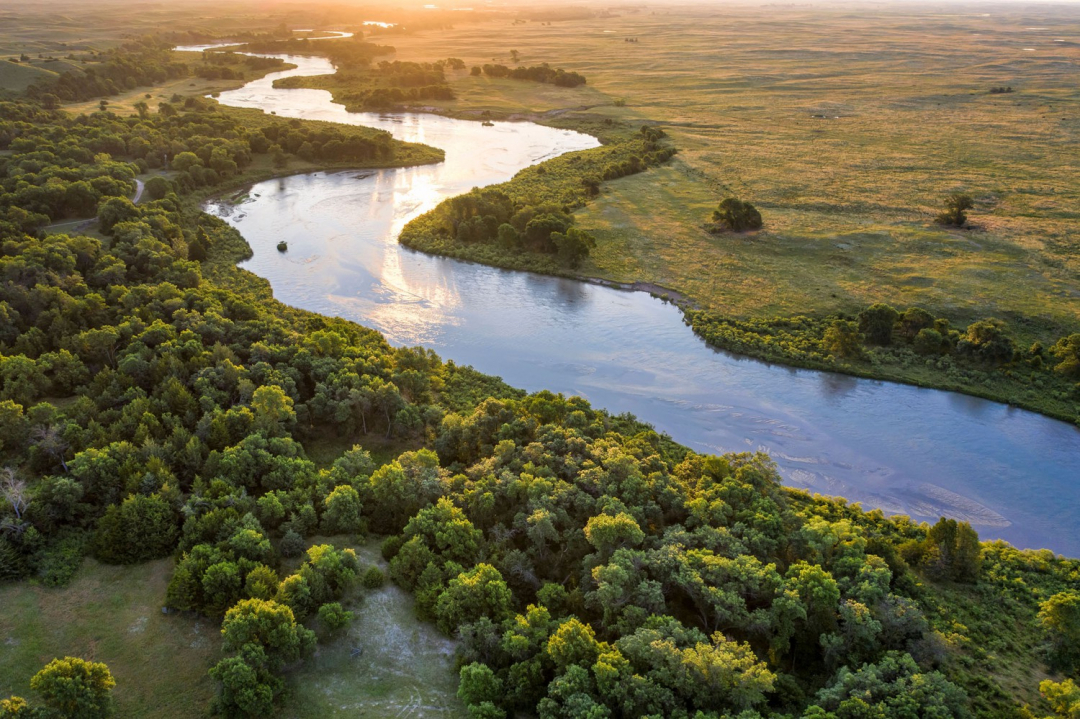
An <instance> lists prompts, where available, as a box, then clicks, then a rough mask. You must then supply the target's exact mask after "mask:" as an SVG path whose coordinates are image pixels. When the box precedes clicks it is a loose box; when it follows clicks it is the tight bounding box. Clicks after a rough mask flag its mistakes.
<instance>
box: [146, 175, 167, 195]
mask: <svg viewBox="0 0 1080 719" xmlns="http://www.w3.org/2000/svg"><path fill="white" fill-rule="evenodd" d="M171 189H172V185H171V184H170V183H169V181H168V180H166V179H165V178H164V177H162V176H161V175H154V176H153V177H151V178H150V179H149V180H147V181H146V194H147V195H149V196H150V199H151V200H160V199H161V198H162V197H165V195H167V194H169V190H171Z"/></svg>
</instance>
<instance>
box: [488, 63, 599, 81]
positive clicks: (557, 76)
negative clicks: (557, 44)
mask: <svg viewBox="0 0 1080 719" xmlns="http://www.w3.org/2000/svg"><path fill="white" fill-rule="evenodd" d="M481 69H482V70H483V73H484V74H485V75H487V76H488V77H496V78H499V77H508V78H510V79H512V80H531V81H532V82H544V83H550V84H552V85H557V86H559V87H578V86H579V85H584V84H585V82H586V80H585V76H584V75H580V74H578V73H576V72H568V71H566V70H563V69H562V68H561V67H560V68H552V67H550V66H549V65H548V64H547V63H546V62H545V63H544V64H542V65H534V66H532V67H516V68H509V67H507V66H506V65H495V64H486V65H484V66H483V68H481ZM474 74H479V73H474Z"/></svg>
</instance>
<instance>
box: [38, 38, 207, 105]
mask: <svg viewBox="0 0 1080 719" xmlns="http://www.w3.org/2000/svg"><path fill="white" fill-rule="evenodd" d="M85 59H86V60H88V61H89V62H91V63H92V64H90V65H88V66H87V67H85V68H80V69H78V70H69V71H67V72H65V73H63V74H61V75H60V76H59V77H57V78H50V79H46V80H40V81H38V82H36V83H34V84H33V85H31V86H30V87H29V88H27V90H26V94H27V96H29V97H30V98H32V99H35V100H42V101H47V100H48V99H49V98H52V100H51V101H52V102H55V101H56V99H57V98H58V99H59V100H61V101H64V102H76V101H79V100H90V99H92V98H95V97H102V96H106V97H107V96H109V95H116V94H117V93H120V92H124V91H125V90H134V89H135V88H136V87H141V86H145V85H158V84H161V83H163V82H165V81H166V80H171V79H175V78H180V77H187V75H188V74H189V68H188V66H187V65H186V64H184V63H182V62H176V61H174V60H173V59H172V44H171V43H170V42H169V41H167V40H165V39H164V38H161V37H153V36H151V37H144V38H140V39H138V40H135V41H132V42H129V43H126V44H124V45H121V46H120V47H118V48H115V49H113V50H108V51H106V52H103V53H98V54H96V55H93V56H90V57H89V58H85Z"/></svg>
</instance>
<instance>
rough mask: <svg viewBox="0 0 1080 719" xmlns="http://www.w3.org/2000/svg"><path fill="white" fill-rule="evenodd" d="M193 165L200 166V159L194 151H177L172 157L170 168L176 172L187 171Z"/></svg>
mask: <svg viewBox="0 0 1080 719" xmlns="http://www.w3.org/2000/svg"><path fill="white" fill-rule="evenodd" d="M193 167H202V160H200V159H199V156H198V155H196V154H195V153H194V152H187V151H185V152H178V153H177V154H176V157H174V158H173V159H172V169H174V170H176V171H177V172H188V171H190V170H191V168H193Z"/></svg>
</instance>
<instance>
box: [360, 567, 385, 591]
mask: <svg viewBox="0 0 1080 719" xmlns="http://www.w3.org/2000/svg"><path fill="white" fill-rule="evenodd" d="M360 584H362V585H363V586H364V587H365V588H367V589H378V588H379V587H381V586H382V585H384V584H386V575H385V574H383V571H382V570H381V569H379V568H378V567H374V566H373V567H370V568H369V569H368V570H367V571H366V572H364V576H362V577H361V578H360Z"/></svg>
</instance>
